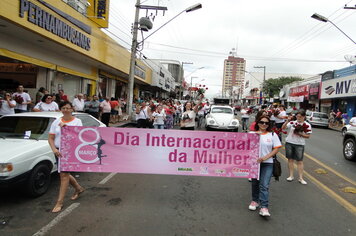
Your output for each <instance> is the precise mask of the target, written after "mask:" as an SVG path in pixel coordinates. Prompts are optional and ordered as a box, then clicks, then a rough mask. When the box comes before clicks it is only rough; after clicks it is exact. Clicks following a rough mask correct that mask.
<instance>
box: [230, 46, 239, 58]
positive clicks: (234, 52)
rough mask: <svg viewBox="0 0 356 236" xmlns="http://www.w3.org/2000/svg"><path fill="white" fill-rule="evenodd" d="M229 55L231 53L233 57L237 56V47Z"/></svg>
mask: <svg viewBox="0 0 356 236" xmlns="http://www.w3.org/2000/svg"><path fill="white" fill-rule="evenodd" d="M229 55H230V56H233V57H237V52H236V49H235V48H233V49H231V51H230V53H229Z"/></svg>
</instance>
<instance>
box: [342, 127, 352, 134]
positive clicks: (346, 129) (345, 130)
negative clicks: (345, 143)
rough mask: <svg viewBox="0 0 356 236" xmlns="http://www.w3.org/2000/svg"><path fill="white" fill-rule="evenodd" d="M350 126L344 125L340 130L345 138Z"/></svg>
mask: <svg viewBox="0 0 356 236" xmlns="http://www.w3.org/2000/svg"><path fill="white" fill-rule="evenodd" d="M350 127H351V125H344V126H343V127H342V128H341V134H342V136H345V134H346V132H347V131H348V130H349V129H350Z"/></svg>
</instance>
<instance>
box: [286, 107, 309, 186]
mask: <svg viewBox="0 0 356 236" xmlns="http://www.w3.org/2000/svg"><path fill="white" fill-rule="evenodd" d="M305 116H306V114H305V111H304V110H299V111H298V112H297V113H296V115H295V117H296V119H297V120H296V121H291V118H292V117H288V119H287V121H286V122H285V123H284V124H283V126H282V129H286V128H287V129H288V134H287V138H286V145H285V148H286V157H287V158H288V170H289V177H288V178H287V181H288V182H292V181H293V180H294V161H296V162H297V168H298V175H299V178H298V181H299V183H301V184H303V185H305V184H307V182H306V181H305V180H304V179H303V171H304V164H303V157H304V146H305V139H308V138H310V135H311V133H312V129H311V125H310V124H309V123H308V122H306V121H305Z"/></svg>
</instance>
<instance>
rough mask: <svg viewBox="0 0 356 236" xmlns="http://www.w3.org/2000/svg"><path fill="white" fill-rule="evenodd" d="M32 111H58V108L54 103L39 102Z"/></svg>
mask: <svg viewBox="0 0 356 236" xmlns="http://www.w3.org/2000/svg"><path fill="white" fill-rule="evenodd" d="M34 109H39V110H41V111H59V107H58V104H57V103H56V102H51V103H45V102H39V103H37V104H36V106H35V107H34Z"/></svg>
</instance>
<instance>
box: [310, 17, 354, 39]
mask: <svg viewBox="0 0 356 236" xmlns="http://www.w3.org/2000/svg"><path fill="white" fill-rule="evenodd" d="M311 18H314V19H315V20H318V21H321V22H330V23H331V24H332V25H333V26H335V27H336V28H337V29H338V30H340V32H341V33H343V34H344V35H345V36H346V37H347V38H348V39H350V40H351V41H352V42H353V43H354V44H356V42H355V41H354V40H353V39H352V38H350V37H349V36H348V35H347V34H346V33H345V32H344V31H342V30H341V29H340V28H339V27H337V26H336V25H335V24H334V23H333V22H332V21H331V20H329V19H328V18H326V17H325V16H322V15H319V14H317V13H314V14H313V15H312V16H311Z"/></svg>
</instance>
